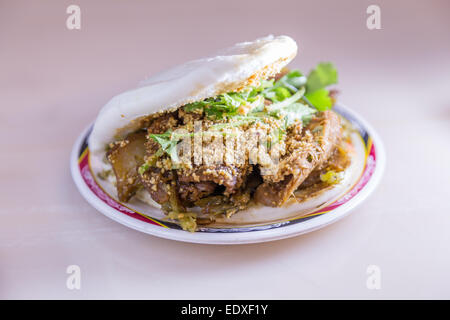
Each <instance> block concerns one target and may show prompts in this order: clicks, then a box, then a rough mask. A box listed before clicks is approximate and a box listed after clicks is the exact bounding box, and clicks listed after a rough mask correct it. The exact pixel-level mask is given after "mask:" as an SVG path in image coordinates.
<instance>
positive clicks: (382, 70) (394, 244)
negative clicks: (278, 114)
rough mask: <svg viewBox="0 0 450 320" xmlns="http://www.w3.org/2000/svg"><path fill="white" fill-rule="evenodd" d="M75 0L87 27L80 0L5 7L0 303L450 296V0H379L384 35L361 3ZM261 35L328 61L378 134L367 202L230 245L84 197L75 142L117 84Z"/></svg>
mask: <svg viewBox="0 0 450 320" xmlns="http://www.w3.org/2000/svg"><path fill="white" fill-rule="evenodd" d="M76 2H77V4H78V5H79V6H80V8H81V30H68V29H67V28H66V24H65V23H66V18H67V17H68V14H66V8H67V6H69V5H70V4H71V3H72V1H39V2H37V1H36V2H32V3H31V2H29V1H8V2H1V4H0V46H1V50H0V70H1V72H0V97H1V106H0V135H2V136H3V137H4V139H3V140H2V141H1V142H0V145H1V150H2V151H1V153H0V157H1V164H2V165H1V166H0V177H1V181H2V183H1V186H0V188H1V190H0V191H1V192H0V194H1V199H2V201H1V202H2V207H0V217H1V221H2V222H1V223H0V298H4V299H10V298H19V299H21V298H32V299H35V298H44V299H46V298H63V299H66V298H67V299H78V298H114V299H115V298H150V299H181V298H184V299H213V298H221V299H252V298H253V299H259V298H260V299H303V298H311V299H315V298H344V299H347V298H370V299H372V298H373V299H381V298H388V299H391V298H447V299H448V298H450V231H449V230H450V201H447V200H448V198H449V196H450V187H449V182H450V162H449V159H450V143H449V139H450V94H449V92H450V90H449V89H450V59H449V58H450V41H449V40H450V22H449V21H450V20H449V19H448V12H449V10H450V3H449V2H448V1H414V2H412V1H395V4H394V3H393V2H392V1H376V2H377V3H378V4H379V6H380V8H381V23H382V25H381V26H382V28H381V30H369V29H367V27H366V19H367V17H368V15H367V13H366V9H367V6H368V5H369V4H371V2H365V1H339V4H338V3H337V2H335V1H315V2H314V4H311V3H309V4H306V3H301V2H300V1H276V3H273V1H248V2H247V1H245V2H244V1H235V0H233V1H226V2H225V1H222V2H221V3H219V2H217V3H215V4H214V3H212V2H210V1H193V2H189V3H188V1H184V2H181V1H179V2H171V1H164V2H157V1H149V2H146V3H144V2H141V1H126V2H125V1H121V2H108V1H95V3H93V2H92V1H85V0H83V1H76ZM274 5H276V7H274ZM270 33H273V34H287V35H290V36H291V37H293V38H294V39H296V40H297V42H298V44H299V48H300V50H299V55H298V56H297V58H296V59H295V60H294V62H293V63H292V66H294V67H298V68H301V69H303V70H308V69H309V68H311V67H312V66H314V65H315V64H316V63H317V62H319V61H333V62H334V63H335V65H336V66H337V67H338V69H339V77H340V80H339V86H338V87H339V89H340V90H341V94H340V96H339V99H340V101H341V102H343V103H344V104H346V105H348V106H350V107H351V108H352V109H354V110H356V111H357V112H358V113H360V114H361V115H362V116H363V117H364V118H365V119H367V120H368V121H369V122H370V123H371V124H372V125H373V127H374V128H376V130H377V131H378V132H379V134H380V135H381V137H382V139H383V141H384V144H385V148H386V151H387V167H386V171H385V174H384V177H383V180H382V182H381V184H380V185H379V187H378V188H377V190H376V191H375V192H374V193H373V194H372V195H371V197H370V198H369V199H368V200H367V201H365V202H364V203H363V204H362V205H361V206H359V207H358V208H357V209H356V210H355V211H354V212H353V213H352V214H351V215H349V216H348V217H346V218H344V219H342V220H340V221H339V222H337V223H335V224H332V225H330V226H328V227H326V228H323V229H321V230H318V231H316V232H313V233H310V234H306V235H302V236H299V237H295V238H291V239H286V240H280V241H275V242H271V243H262V244H251V245H239V246H210V245H197V244H188V243H180V242H175V241H170V240H164V239H159V238H156V237H153V236H149V235H146V234H143V233H139V232H137V231H134V230H131V229H128V228H126V227H125V226H122V225H120V224H118V223H116V222H114V221H112V220H110V219H108V218H107V217H105V216H103V215H102V214H101V213H99V212H97V211H96V210H95V209H93V208H92V207H90V206H89V205H88V203H87V202H86V201H85V200H84V199H83V198H82V197H81V195H80V194H79V193H78V191H77V189H76V188H75V185H74V183H73V181H72V179H71V176H70V172H69V154H70V151H71V148H72V144H73V142H74V141H75V139H76V138H77V136H78V135H79V134H80V132H81V130H82V129H83V128H84V127H85V126H86V125H88V124H89V123H90V122H91V121H93V119H94V118H95V116H96V114H97V112H98V111H99V109H100V108H101V107H102V106H103V105H104V104H105V103H106V102H107V101H108V100H109V99H110V98H111V97H112V96H114V95H115V94H117V93H120V92H122V91H125V90H127V89H130V88H133V87H134V86H135V85H136V84H137V83H138V82H139V81H140V80H142V79H144V78H146V77H147V76H149V75H151V74H153V73H155V72H157V71H160V70H162V69H164V68H166V67H169V66H171V65H174V64H178V63H181V62H184V61H186V60H191V59H194V58H198V57H201V56H204V55H206V54H210V53H213V52H215V51H216V50H218V49H220V48H222V47H225V46H228V45H231V44H233V43H235V42H238V41H244V40H252V39H254V38H257V37H260V36H264V35H267V34H270ZM70 265H77V266H79V267H80V269H81V288H80V290H69V289H68V288H67V286H66V281H67V279H68V276H69V275H68V274H67V272H66V271H67V267H68V266H70ZM370 265H376V266H378V267H379V270H380V272H381V273H380V284H381V286H380V288H379V289H370V286H369V287H368V286H367V281H368V278H369V277H370V274H369V273H368V266H370Z"/></svg>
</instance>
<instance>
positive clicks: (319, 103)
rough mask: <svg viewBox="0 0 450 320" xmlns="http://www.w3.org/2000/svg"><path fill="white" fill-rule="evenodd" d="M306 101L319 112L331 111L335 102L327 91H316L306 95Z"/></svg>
mask: <svg viewBox="0 0 450 320" xmlns="http://www.w3.org/2000/svg"><path fill="white" fill-rule="evenodd" d="M305 97H306V99H308V101H309V102H310V103H311V104H312V105H313V106H314V107H315V108H316V109H317V110H319V111H325V110H328V109H331V107H332V106H333V101H332V100H331V97H330V95H329V91H328V90H327V89H320V90H316V91H314V92H312V93H307V94H306V95H305Z"/></svg>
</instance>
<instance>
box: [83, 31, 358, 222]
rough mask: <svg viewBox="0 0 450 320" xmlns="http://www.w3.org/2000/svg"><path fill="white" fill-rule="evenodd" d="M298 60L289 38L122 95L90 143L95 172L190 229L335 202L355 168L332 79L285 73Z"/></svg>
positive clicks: (317, 72)
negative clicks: (322, 200)
mask: <svg viewBox="0 0 450 320" xmlns="http://www.w3.org/2000/svg"><path fill="white" fill-rule="evenodd" d="M296 54H297V44H296V43H295V41H294V40H293V39H291V38H290V37H288V36H277V37H275V36H268V37H264V38H260V39H257V40H255V41H252V42H243V43H238V44H236V45H234V46H232V47H230V48H227V49H225V50H222V51H221V52H220V53H218V55H216V56H211V57H208V58H203V59H199V60H194V61H191V62H187V63H185V64H182V65H179V66H176V67H173V68H171V69H168V70H166V71H163V72H161V73H159V74H156V75H155V76H153V77H151V78H149V79H147V80H145V81H144V82H142V83H141V84H140V86H139V87H138V88H136V89H134V90H131V91H127V92H124V93H122V94H119V95H117V96H115V97H114V98H112V99H111V100H110V101H109V102H108V103H107V104H106V105H105V106H104V107H103V109H102V110H101V111H100V113H99V115H98V117H97V119H96V121H95V124H94V127H93V130H92V133H91V135H90V138H89V149H90V157H91V161H94V162H95V163H96V165H95V167H96V169H95V171H94V172H95V173H96V175H97V176H98V177H100V178H101V179H103V182H105V181H106V182H108V183H111V184H113V185H114V190H115V192H117V194H115V195H113V196H115V197H116V199H118V200H119V201H120V202H123V203H127V202H130V201H143V202H145V203H146V205H150V206H153V207H157V208H159V210H162V212H164V214H165V216H166V218H167V219H168V220H169V221H172V222H175V223H178V224H180V225H181V227H182V228H183V229H185V230H189V231H195V230H196V229H197V228H198V227H199V226H202V225H204V224H211V223H214V222H215V221H216V220H218V219H220V220H222V221H224V220H226V219H232V218H233V216H234V215H236V214H237V213H238V214H237V215H243V216H245V214H246V212H247V211H248V210H249V209H252V208H253V209H255V208H256V209H255V210H256V212H258V210H263V209H264V208H266V209H267V208H271V209H270V210H276V209H274V208H279V207H283V208H288V207H289V206H290V205H291V204H292V203H302V202H305V201H308V200H309V199H310V198H312V197H314V196H316V195H317V194H318V193H320V192H328V190H330V188H333V186H335V185H338V184H339V183H340V181H341V180H342V173H343V171H344V170H345V169H346V168H347V167H348V166H349V164H350V162H351V160H350V159H351V157H350V156H349V148H351V146H350V143H349V139H347V138H346V133H345V124H344V123H345V120H343V118H341V117H340V116H339V115H338V114H337V113H335V112H334V111H333V110H332V106H333V104H334V100H335V93H336V91H335V90H329V89H327V87H328V86H329V85H333V84H335V83H337V72H336V69H335V68H334V66H333V65H332V64H331V63H320V64H318V65H317V66H316V67H315V68H314V69H312V70H311V71H310V72H309V73H308V74H305V73H302V72H300V71H299V70H289V69H288V68H287V67H286V66H287V64H288V63H289V62H290V61H291V60H292V59H293V58H294V57H295V56H296ZM100 163H101V165H99V164H100ZM141 203H142V202H141Z"/></svg>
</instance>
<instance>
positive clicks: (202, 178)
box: [178, 164, 252, 195]
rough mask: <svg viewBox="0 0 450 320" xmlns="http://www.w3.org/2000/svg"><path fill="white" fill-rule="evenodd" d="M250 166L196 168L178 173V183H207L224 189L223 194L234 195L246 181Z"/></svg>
mask: <svg viewBox="0 0 450 320" xmlns="http://www.w3.org/2000/svg"><path fill="white" fill-rule="evenodd" d="M251 169H252V168H251V166H246V167H243V168H239V167H235V166H227V165H224V164H223V165H222V164H221V165H217V166H203V165H202V166H198V167H196V168H193V169H187V170H186V169H184V170H179V171H178V179H179V181H180V182H208V181H210V182H211V181H212V182H214V183H215V184H218V185H222V186H224V187H225V192H224V193H225V194H226V195H230V194H233V193H235V192H236V191H237V190H239V188H240V187H241V186H242V185H243V183H244V182H245V181H246V177H247V175H248V174H249V173H250V172H251Z"/></svg>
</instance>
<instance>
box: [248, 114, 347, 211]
mask: <svg viewBox="0 0 450 320" xmlns="http://www.w3.org/2000/svg"><path fill="white" fill-rule="evenodd" d="M299 129H300V128H299V127H297V128H294V129H293V130H294V131H293V132H291V134H290V135H289V137H288V141H287V146H288V149H289V150H288V151H289V152H288V153H287V154H286V155H285V156H284V157H283V158H282V159H281V160H280V163H279V166H278V170H277V173H276V174H274V175H265V176H263V179H264V183H263V184H262V185H260V186H259V187H258V188H257V190H256V193H255V199H256V201H258V202H259V203H262V204H264V205H266V206H271V207H277V206H281V205H283V204H284V203H285V202H286V201H287V200H288V199H289V197H290V196H291V195H292V193H293V192H294V191H295V190H296V189H297V188H298V187H299V186H300V184H301V183H302V182H303V181H304V180H305V179H306V178H307V177H308V175H309V174H310V173H311V172H312V171H313V170H314V169H315V168H316V167H318V166H320V165H321V164H322V163H324V162H325V161H326V160H327V159H328V158H329V157H330V155H331V154H332V151H333V150H334V148H335V146H336V144H337V143H338V141H339V139H340V137H341V125H340V120H339V117H338V116H337V114H336V113H334V112H332V111H324V112H322V113H321V114H320V115H319V116H318V117H316V118H314V119H313V120H312V121H311V122H310V124H309V125H308V126H307V127H306V128H305V129H303V130H302V131H301V132H300V130H299Z"/></svg>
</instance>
